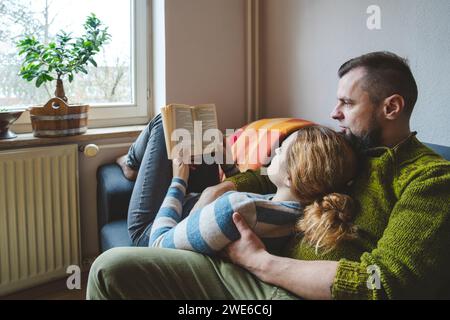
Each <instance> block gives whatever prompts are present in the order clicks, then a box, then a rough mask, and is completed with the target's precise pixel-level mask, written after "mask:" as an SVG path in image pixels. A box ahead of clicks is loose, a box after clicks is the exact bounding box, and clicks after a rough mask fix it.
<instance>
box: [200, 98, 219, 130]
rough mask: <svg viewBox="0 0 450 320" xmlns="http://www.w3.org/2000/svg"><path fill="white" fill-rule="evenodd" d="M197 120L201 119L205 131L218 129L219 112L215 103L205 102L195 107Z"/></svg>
mask: <svg viewBox="0 0 450 320" xmlns="http://www.w3.org/2000/svg"><path fill="white" fill-rule="evenodd" d="M195 121H201V122H202V127H203V132H205V131H206V130H209V129H218V126H219V125H218V123H217V112H216V106H215V105H214V104H203V105H198V106H196V107H195Z"/></svg>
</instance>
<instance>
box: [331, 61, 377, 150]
mask: <svg viewBox="0 0 450 320" xmlns="http://www.w3.org/2000/svg"><path fill="white" fill-rule="evenodd" d="M365 74H366V71H365V70H364V69H363V68H356V69H353V70H351V71H350V72H348V73H347V74H346V75H345V76H343V77H342V78H341V79H340V80H339V85H338V92H337V99H338V103H337V105H336V107H335V108H334V110H333V112H332V114H331V117H332V118H333V119H335V120H338V121H339V127H340V128H341V129H342V133H345V135H346V137H347V138H349V140H354V141H355V142H357V143H358V144H359V145H360V146H361V147H363V148H368V147H374V146H378V145H379V144H380V143H381V141H380V140H381V126H380V122H379V120H378V119H379V118H380V117H379V110H381V108H378V107H377V106H375V105H374V104H373V103H372V101H371V100H370V97H369V94H368V92H367V91H365V90H364V86H363V80H364V76H365Z"/></svg>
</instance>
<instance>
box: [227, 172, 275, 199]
mask: <svg viewBox="0 0 450 320" xmlns="http://www.w3.org/2000/svg"><path fill="white" fill-rule="evenodd" d="M226 181H231V182H233V183H234V185H235V186H236V189H237V191H239V192H251V193H258V194H271V193H275V191H276V188H275V186H274V185H273V183H272V182H271V181H270V179H269V177H268V176H266V175H262V174H261V171H260V170H258V171H253V170H248V171H247V172H244V173H239V174H237V175H235V176H233V177H231V178H228V179H226Z"/></svg>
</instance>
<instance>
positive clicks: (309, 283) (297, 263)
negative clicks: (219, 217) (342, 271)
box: [226, 213, 338, 299]
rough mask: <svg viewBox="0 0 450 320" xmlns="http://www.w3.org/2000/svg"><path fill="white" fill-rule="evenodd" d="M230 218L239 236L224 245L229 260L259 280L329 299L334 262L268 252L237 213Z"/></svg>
mask: <svg viewBox="0 0 450 320" xmlns="http://www.w3.org/2000/svg"><path fill="white" fill-rule="evenodd" d="M233 220H234V223H235V225H236V227H237V229H238V230H239V232H240V234H241V238H240V239H239V240H238V241H236V242H234V243H232V244H231V245H229V246H228V247H227V249H226V253H227V255H228V257H229V258H230V260H231V261H232V262H233V263H235V264H237V265H240V266H241V267H243V268H245V269H247V270H249V271H250V272H251V273H253V274H254V275H256V276H257V277H258V278H259V279H261V280H262V281H264V282H267V283H271V284H273V285H275V286H278V287H281V288H283V289H286V290H288V291H290V292H292V293H294V294H295V295H297V296H299V297H302V298H304V299H331V297H332V296H331V287H332V285H333V281H334V278H335V276H336V272H337V267H338V263H337V262H334V261H301V260H295V259H290V258H282V257H277V256H274V255H271V254H269V253H268V252H267V250H266V248H265V246H264V244H263V243H262V241H261V240H260V239H259V238H258V237H257V236H256V234H255V233H254V232H253V231H252V230H251V229H250V227H249V226H248V225H247V223H246V222H245V220H244V219H243V218H242V217H241V216H240V214H238V213H236V214H234V215H233Z"/></svg>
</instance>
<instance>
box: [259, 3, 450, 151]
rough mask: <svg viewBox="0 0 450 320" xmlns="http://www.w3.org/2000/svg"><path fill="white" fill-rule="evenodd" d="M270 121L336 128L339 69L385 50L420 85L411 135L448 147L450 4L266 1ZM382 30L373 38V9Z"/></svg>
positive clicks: (266, 79) (264, 18)
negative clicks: (290, 119) (400, 59)
mask: <svg viewBox="0 0 450 320" xmlns="http://www.w3.org/2000/svg"><path fill="white" fill-rule="evenodd" d="M261 3H262V23H263V26H262V29H263V30H262V35H263V39H262V42H263V48H262V53H263V56H262V61H263V62H262V69H263V82H262V92H263V95H262V98H261V100H262V101H263V110H264V116H266V117H279V116H295V117H302V118H306V119H310V120H313V121H316V122H319V123H323V124H326V125H331V126H335V123H334V121H332V120H330V118H329V114H330V112H331V109H332V107H333V106H334V104H335V101H336V85H337V80H338V78H337V75H336V73H337V70H338V68H339V66H340V65H341V64H342V63H343V62H345V61H346V60H348V59H350V58H352V57H355V56H358V55H361V54H364V53H367V52H370V51H379V50H389V51H393V52H395V53H397V54H399V55H402V56H405V57H407V58H409V60H410V62H411V67H412V70H413V72H414V74H415V76H416V78H417V82H418V85H419V100H418V103H417V106H416V109H415V111H414V114H413V118H412V129H413V130H417V131H418V132H419V135H418V136H419V138H420V139H421V140H423V141H426V142H433V143H437V144H444V145H450V129H449V127H448V119H450V108H449V107H448V105H449V101H450V90H449V87H450V41H449V39H450V24H449V22H448V17H449V16H450V1H448V0H433V1H423V0H396V1H390V0H377V1H372V0H340V1H336V0H314V1H312V0H262V2H261ZM372 4H377V5H379V6H380V7H381V17H382V20H381V21H382V29H381V30H376V31H369V30H368V28H367V27H366V21H367V18H368V17H369V15H368V14H367V13H366V10H367V8H368V6H369V5H372Z"/></svg>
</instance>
